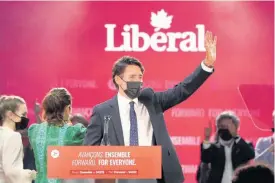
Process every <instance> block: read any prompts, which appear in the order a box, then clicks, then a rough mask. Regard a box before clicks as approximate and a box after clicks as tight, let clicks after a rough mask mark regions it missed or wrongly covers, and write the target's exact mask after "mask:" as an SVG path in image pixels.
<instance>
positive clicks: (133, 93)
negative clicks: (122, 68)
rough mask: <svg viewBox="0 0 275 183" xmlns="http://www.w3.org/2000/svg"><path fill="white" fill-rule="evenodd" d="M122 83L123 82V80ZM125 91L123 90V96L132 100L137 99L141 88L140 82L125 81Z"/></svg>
mask: <svg viewBox="0 0 275 183" xmlns="http://www.w3.org/2000/svg"><path fill="white" fill-rule="evenodd" d="M123 81H124V80H123ZM125 82H126V84H127V89H126V90H124V92H125V94H126V95H127V96H128V97H129V98H130V99H134V98H137V97H139V95H140V91H141V88H142V82H140V81H125Z"/></svg>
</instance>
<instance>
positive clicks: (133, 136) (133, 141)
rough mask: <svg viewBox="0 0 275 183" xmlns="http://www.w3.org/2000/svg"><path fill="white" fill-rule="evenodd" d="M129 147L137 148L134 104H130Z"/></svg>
mask: <svg viewBox="0 0 275 183" xmlns="http://www.w3.org/2000/svg"><path fill="white" fill-rule="evenodd" d="M130 146H138V127H137V115H136V112H135V102H133V101H132V102H130Z"/></svg>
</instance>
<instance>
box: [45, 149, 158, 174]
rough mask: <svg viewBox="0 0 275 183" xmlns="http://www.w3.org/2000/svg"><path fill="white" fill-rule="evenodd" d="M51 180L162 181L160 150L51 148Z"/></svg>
mask: <svg viewBox="0 0 275 183" xmlns="http://www.w3.org/2000/svg"><path fill="white" fill-rule="evenodd" d="M47 155H48V168H47V170H48V177H49V178H59V179H74V178H81V179H86V178H87V179H88V178H95V179H156V178H161V147H160V146H147V147H142V146H49V147H48V154H47Z"/></svg>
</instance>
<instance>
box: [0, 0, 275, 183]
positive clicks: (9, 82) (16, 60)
mask: <svg viewBox="0 0 275 183" xmlns="http://www.w3.org/2000/svg"><path fill="white" fill-rule="evenodd" d="M273 7H274V6H273V2H1V3H0V23H1V27H0V62H1V72H0V73H1V74H0V75H1V77H0V81H1V85H0V89H1V93H8V94H11V93H12V94H17V95H21V96H23V97H24V98H25V99H26V100H27V102H28V104H29V108H30V109H29V110H30V115H32V113H33V112H32V108H33V103H34V101H35V99H36V98H37V99H38V100H39V101H41V100H42V98H43V96H44V95H45V93H46V92H47V91H48V90H49V89H50V88H51V87H54V86H63V87H66V88H68V89H69V91H70V92H71V93H72V95H73V97H74V100H73V107H74V112H81V113H83V114H85V115H86V116H89V115H90V113H91V109H92V107H93V106H94V105H95V104H97V103H100V102H102V101H104V100H107V99H109V98H110V97H112V96H113V95H115V94H116V91H115V90H114V88H113V85H112V84H111V82H110V79H111V68H112V64H113V62H114V61H115V60H116V59H118V58H119V57H121V56H123V55H131V56H135V57H137V58H138V59H140V60H141V61H142V63H143V64H144V66H145V68H146V72H145V78H144V81H145V85H146V86H150V87H153V88H154V89H155V90H157V91H159V90H165V89H167V88H170V87H172V86H173V85H174V84H175V83H177V82H178V81H181V80H182V79H183V78H184V77H185V76H187V75H188V74H189V73H191V72H192V71H193V70H194V69H195V67H197V66H198V65H199V64H200V62H201V60H202V59H203V58H204V54H205V53H204V52H203V50H202V49H201V45H200V43H201V41H202V39H203V37H202V36H201V35H203V34H200V33H198V31H197V29H196V25H200V27H203V26H204V27H205V29H206V30H211V31H212V32H213V33H214V34H215V35H217V36H218V48H217V63H216V67H215V68H216V69H215V73H214V74H213V76H211V78H209V80H208V81H207V82H206V83H205V84H204V85H203V86H202V87H201V88H200V89H199V91H198V92H196V93H195V94H194V95H193V96H192V97H191V98H190V99H188V100H187V101H185V102H184V103H182V104H180V105H178V106H176V107H174V108H173V109H171V110H169V111H167V112H166V113H165V118H166V121H167V127H168V130H169V132H170V135H171V138H172V140H173V142H174V144H175V145H176V149H177V153H178V155H179V158H180V161H181V164H182V167H183V171H184V172H185V176H186V182H188V183H191V182H194V181H195V178H194V173H195V172H196V166H197V164H198V162H199V143H200V142H201V140H202V135H203V127H204V126H206V125H207V122H208V120H213V119H214V117H216V115H217V114H218V113H219V112H220V111H222V110H224V109H233V110H235V111H236V113H237V114H238V115H239V116H240V118H241V128H240V134H241V135H242V136H245V137H246V138H248V139H250V140H252V141H254V142H255V139H256V138H257V137H258V136H265V135H269V133H268V132H262V131H259V130H258V129H257V128H255V127H254V125H253V123H252V122H251V117H250V114H249V112H248V110H247V108H246V106H245V105H244V103H243V100H242V98H241V96H240V94H239V91H238V86H239V85H241V84H267V85H270V84H271V85H272V84H273V82H274V77H273V76H274V63H273V59H274V57H273V51H274V45H273V40H274V36H273V33H274V24H273V22H274V16H273V13H274V8H273ZM162 9H163V10H164V12H166V13H167V16H165V13H164V14H162V13H163V12H162V13H160V14H157V12H158V11H160V10H162ZM152 12H153V13H155V14H156V16H155V15H154V17H157V18H153V19H154V20H153V25H154V27H153V26H152V25H151V24H150V23H151V15H152ZM162 15H164V16H162ZM170 15H171V16H173V17H172V18H171V17H169V16H170ZM152 16H153V15H152ZM105 24H115V25H116V28H115V30H114V31H115V33H114V39H115V41H114V44H115V46H120V45H121V44H122V43H123V40H122V35H121V33H122V32H123V30H122V29H123V27H124V25H132V24H135V25H137V26H138V28H139V31H140V32H143V33H139V34H138V33H136V32H134V35H135V36H141V35H142V36H143V37H144V36H145V37H148V38H147V39H149V36H151V42H148V40H146V41H147V42H146V41H145V42H146V43H145V44H151V45H153V46H151V47H149V48H148V49H146V50H143V51H138V52H137V51H115V52H114V51H105V47H106V46H107V30H106V28H105ZM169 26H170V27H169ZM126 28H127V26H126ZM128 28H129V27H128ZM155 28H161V29H160V30H156V32H155V30H154V29H155ZM134 31H136V30H134ZM200 31H204V30H203V29H200ZM192 32H193V33H192ZM166 33H167V34H170V37H167V34H166ZM124 34H125V35H127V33H124ZM128 35H130V34H128ZM188 35H189V37H188ZM173 36H174V37H175V36H176V37H178V36H179V37H182V38H178V39H177V41H175V45H176V46H175V48H174V49H176V48H178V51H174V52H169V51H166V50H164V51H161V52H158V51H156V49H155V47H156V46H159V47H161V46H165V45H166V46H168V44H165V42H169V41H170V43H173ZM185 36H187V37H185ZM126 38H127V36H126ZM156 38H158V44H156ZM190 38H191V39H190ZM110 39H111V38H110ZM134 39H135V38H134ZM166 39H167V40H166ZM183 40H185V41H186V42H188V41H190V40H191V41H190V42H189V44H187V45H185V43H186V42H185V43H184V42H181V41H183ZM111 41H112V40H111ZM149 41H150V40H149ZM180 42H181V43H180ZM109 44H111V43H109ZM124 44H125V45H127V40H124ZM142 44H143V41H142V40H141V39H140V46H142ZM180 45H181V46H180ZM199 45H200V46H199ZM184 46H186V47H187V48H189V49H190V50H191V51H188V50H186V49H187V48H185V50H183V51H182V50H180V47H181V48H183V47H184ZM191 46H193V47H192V48H191ZM152 47H153V48H152ZM170 47H173V44H171V45H170ZM199 47H200V48H199ZM124 48H125V49H126V48H127V46H124ZM164 48H165V47H164ZM166 48H167V47H166ZM196 48H199V49H196ZM154 49H155V50H154ZM196 50H197V51H196ZM251 95H253V91H251ZM254 97H255V99H257V95H256V96H254ZM252 115H254V116H256V117H257V116H261V115H269V114H266V113H263V111H261V110H260V109H257V108H256V109H254V110H252ZM262 119H268V117H265V118H262ZM270 120H271V114H270ZM263 123H264V122H263ZM261 127H263V126H261ZM264 127H266V128H268V125H266V126H264Z"/></svg>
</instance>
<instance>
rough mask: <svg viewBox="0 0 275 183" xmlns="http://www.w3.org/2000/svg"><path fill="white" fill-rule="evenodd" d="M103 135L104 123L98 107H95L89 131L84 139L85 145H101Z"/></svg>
mask: <svg viewBox="0 0 275 183" xmlns="http://www.w3.org/2000/svg"><path fill="white" fill-rule="evenodd" d="M102 137H103V123H102V120H101V117H100V115H99V114H98V112H97V107H94V109H93V113H92V116H91V122H90V124H89V126H88V128H87V133H86V136H85V139H84V143H83V144H84V145H91V146H92V145H100V143H101V140H102Z"/></svg>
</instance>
